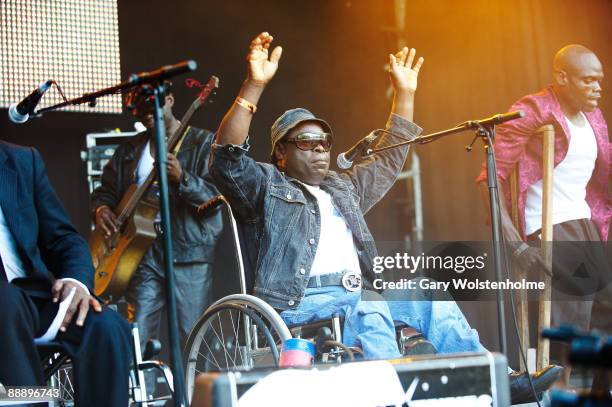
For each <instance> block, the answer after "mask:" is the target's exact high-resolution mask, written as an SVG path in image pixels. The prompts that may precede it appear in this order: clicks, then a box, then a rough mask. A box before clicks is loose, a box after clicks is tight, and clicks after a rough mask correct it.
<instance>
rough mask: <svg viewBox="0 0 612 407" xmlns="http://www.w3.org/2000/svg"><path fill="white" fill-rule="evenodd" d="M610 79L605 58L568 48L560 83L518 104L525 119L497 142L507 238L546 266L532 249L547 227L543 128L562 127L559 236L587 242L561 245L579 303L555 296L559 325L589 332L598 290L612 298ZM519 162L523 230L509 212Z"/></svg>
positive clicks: (558, 254) (560, 272)
mask: <svg viewBox="0 0 612 407" xmlns="http://www.w3.org/2000/svg"><path fill="white" fill-rule="evenodd" d="M603 76H604V74H603V68H602V65H601V62H600V61H599V59H598V58H597V56H596V55H595V54H594V53H593V52H592V51H591V50H589V49H588V48H586V47H584V46H582V45H568V46H566V47H563V48H562V49H561V50H559V52H557V54H556V55H555V57H554V61H553V83H552V85H551V86H548V87H547V88H545V89H544V90H542V91H540V92H538V93H536V94H533V95H528V96H525V97H523V98H522V99H520V100H519V101H518V102H516V103H515V104H514V105H512V107H511V108H510V110H511V111H514V110H523V111H524V112H525V117H524V118H522V119H520V120H514V121H510V122H507V123H504V124H503V125H501V126H499V127H498V128H497V135H496V139H495V144H494V148H495V152H496V156H497V177H498V179H499V181H500V189H501V190H502V191H504V193H505V194H504V197H505V202H502V204H503V205H502V227H503V232H504V235H505V237H506V240H507V241H509V242H512V243H511V244H512V245H513V247H511V250H512V251H513V257H514V258H515V259H516V260H517V261H518V263H519V264H520V265H521V266H522V267H524V268H526V269H531V270H532V271H538V270H540V271H541V270H543V269H544V268H545V265H544V262H543V260H542V258H541V256H540V250H539V249H538V248H536V247H532V246H537V247H539V245H540V244H539V241H540V230H541V228H542V177H543V173H542V139H541V138H538V137H536V136H535V132H536V130H537V129H538V128H540V127H541V126H543V125H545V124H552V125H553V126H554V128H555V155H554V166H555V169H554V174H553V187H552V191H553V199H552V200H553V208H552V210H553V214H552V222H553V241H554V242H580V243H577V244H572V245H568V244H566V243H561V244H557V245H555V247H556V248H557V250H555V251H554V258H553V270H552V271H553V279H552V285H553V289H558V290H559V291H562V292H563V293H564V294H569V295H570V298H571V297H574V298H576V300H575V301H570V300H567V299H564V300H561V301H553V303H552V324H553V325H559V324H562V323H571V324H573V325H575V326H577V327H578V328H581V329H583V330H587V329H589V324H590V320H591V309H592V307H593V300H594V299H595V297H596V295H595V294H596V293H598V295H597V297H598V299H601V300H602V301H603V302H604V303H605V302H607V303H608V304H609V303H610V302H611V301H612V298H610V292H611V291H610V289H609V287H608V289H607V290H606V288H605V287H606V285H608V284H609V282H610V281H611V279H610V278H611V277H612V275H611V271H610V267H609V265H608V264H607V261H606V255H605V251H604V248H603V244H602V242H603V243H604V244H605V243H606V242H607V240H608V229H609V226H610V217H611V215H612V203H611V201H610V194H609V191H608V183H609V171H610V154H611V150H610V142H609V139H608V127H607V126H606V122H605V120H604V118H603V115H602V113H601V110H599V108H598V107H597V105H598V101H599V98H600V97H601V81H602V80H603ZM515 165H518V184H519V185H518V189H519V191H518V193H519V195H518V209H519V222H520V227H519V229H518V230H517V229H516V228H515V227H514V225H513V223H512V221H511V219H510V216H509V214H508V211H507V210H506V208H508V207H510V204H511V200H510V187H509V185H508V178H509V175H510V172H511V171H512V169H513V168H514V166H515ZM485 171H486V170H485V168H484V166H483V170H482V172H481V174H480V176H479V177H478V179H477V182H479V183H480V187H481V190H482V191H483V193H486V172H485ZM583 265H584V267H583ZM578 268H580V270H578ZM554 299H555V293H554V292H553V300H554Z"/></svg>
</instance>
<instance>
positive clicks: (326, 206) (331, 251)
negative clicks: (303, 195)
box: [302, 184, 361, 277]
mask: <svg viewBox="0 0 612 407" xmlns="http://www.w3.org/2000/svg"><path fill="white" fill-rule="evenodd" d="M302 185H304V186H305V187H306V188H307V189H308V191H309V192H310V193H311V194H312V195H314V197H315V198H317V203H318V205H319V211H320V213H321V234H320V236H319V243H318V245H317V253H316V254H315V258H314V261H313V263H312V269H311V270H310V276H311V277H312V276H317V275H323V274H334V273H340V272H343V271H346V270H348V271H353V272H356V273H360V272H361V269H360V267H359V257H358V256H357V248H356V247H355V241H354V240H353V232H351V229H349V227H348V225H347V224H346V221H345V220H344V217H342V214H341V213H340V212H339V211H338V210H337V209H336V208H335V207H334V204H333V202H332V198H331V196H330V195H329V194H328V193H327V192H325V191H323V190H322V189H321V188H319V187H318V186H316V187H315V186H312V185H306V184H302Z"/></svg>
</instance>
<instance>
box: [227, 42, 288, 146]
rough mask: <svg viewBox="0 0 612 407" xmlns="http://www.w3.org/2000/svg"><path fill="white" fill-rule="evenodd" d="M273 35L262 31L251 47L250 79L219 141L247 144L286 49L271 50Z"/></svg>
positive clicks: (232, 110) (229, 116)
mask: <svg viewBox="0 0 612 407" xmlns="http://www.w3.org/2000/svg"><path fill="white" fill-rule="evenodd" d="M272 40H273V37H272V36H271V35H270V34H268V33H267V32H263V33H261V34H259V35H258V36H257V37H255V39H254V40H253V41H251V45H250V47H249V54H248V55H247V61H248V68H247V78H246V80H245V81H244V83H243V84H242V87H241V88H240V92H239V93H238V97H237V98H236V102H235V103H234V104H233V105H232V107H231V108H230V109H229V110H228V112H227V113H226V114H225V117H223V120H222V121H221V125H220V126H219V130H218V131H217V139H216V143H217V144H237V145H240V144H243V143H244V142H245V140H246V138H247V135H248V132H249V127H250V125H251V119H252V118H253V113H254V112H255V110H256V109H257V103H258V102H259V98H260V97H261V94H262V93H263V90H264V89H265V87H266V85H267V84H268V82H269V81H270V80H271V79H272V78H273V77H274V74H275V73H276V70H277V69H278V61H279V60H280V57H281V54H282V51H283V50H282V48H281V47H276V48H274V49H273V50H272V52H271V53H270V52H269V50H270V45H271V44H272Z"/></svg>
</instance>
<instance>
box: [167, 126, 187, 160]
mask: <svg viewBox="0 0 612 407" xmlns="http://www.w3.org/2000/svg"><path fill="white" fill-rule="evenodd" d="M189 129H191V126H187V128H186V129H185V132H184V133H183V135H182V136H181V138H180V139H179V141H178V143H176V145H175V146H174V149H173V150H172V154H173V155H177V154H178V152H179V150H180V149H181V146H182V145H183V141H185V136H186V135H187V133H189Z"/></svg>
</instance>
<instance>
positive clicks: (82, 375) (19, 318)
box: [0, 281, 131, 407]
mask: <svg viewBox="0 0 612 407" xmlns="http://www.w3.org/2000/svg"><path fill="white" fill-rule="evenodd" d="M57 307H58V305H57V304H54V303H52V302H51V299H50V298H35V297H30V296H29V295H28V294H27V293H26V291H24V290H22V289H21V288H19V287H16V286H14V285H12V284H9V283H7V282H4V281H0V358H1V359H2V362H1V363H0V382H1V383H2V384H4V385H5V386H41V385H43V372H42V367H41V363H40V356H39V354H38V351H37V349H36V346H35V345H34V338H35V337H38V336H40V335H42V334H43V333H44V332H45V331H46V330H47V328H48V326H49V324H50V322H51V321H52V320H53V318H54V316H55V314H56V312H57ZM75 322H76V315H75V317H74V319H73V322H72V323H71V324H70V325H69V326H68V328H67V329H66V332H59V333H58V335H57V338H56V339H55V342H58V343H60V344H61V345H62V346H63V347H64V348H65V349H66V352H67V353H68V355H69V356H70V358H71V360H72V364H73V369H74V370H73V371H74V380H75V388H76V395H75V398H76V400H75V401H76V405H77V406H87V407H95V406H100V407H108V406H117V407H121V406H127V405H128V374H129V364H130V360H131V333H130V328H129V325H128V323H127V322H126V321H125V320H124V319H123V318H121V317H120V316H119V315H118V314H117V313H116V312H114V311H111V310H110V309H108V308H104V309H103V311H102V312H100V313H98V312H95V311H93V310H90V311H89V313H88V314H87V318H86V319H85V324H84V326H83V327H77V326H76V324H75Z"/></svg>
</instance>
